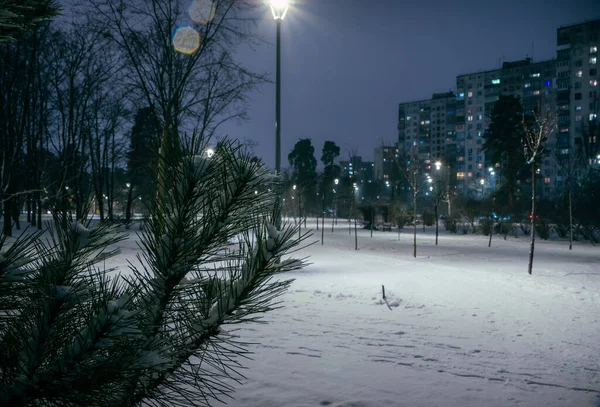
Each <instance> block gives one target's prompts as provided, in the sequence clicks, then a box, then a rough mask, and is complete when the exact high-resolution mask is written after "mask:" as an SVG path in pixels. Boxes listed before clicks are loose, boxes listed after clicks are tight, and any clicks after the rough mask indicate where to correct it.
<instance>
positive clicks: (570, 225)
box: [568, 174, 573, 250]
mask: <svg viewBox="0 0 600 407" xmlns="http://www.w3.org/2000/svg"><path fill="white" fill-rule="evenodd" d="M568 187H569V192H568V195H569V250H572V249H573V201H572V199H571V175H570V174H569V181H568Z"/></svg>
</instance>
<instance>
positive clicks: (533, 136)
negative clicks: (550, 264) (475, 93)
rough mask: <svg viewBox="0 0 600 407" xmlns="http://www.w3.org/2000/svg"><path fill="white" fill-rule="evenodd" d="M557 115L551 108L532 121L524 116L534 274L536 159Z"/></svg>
mask: <svg viewBox="0 0 600 407" xmlns="http://www.w3.org/2000/svg"><path fill="white" fill-rule="evenodd" d="M556 119H557V116H556V113H555V112H551V111H550V109H549V108H547V109H546V111H545V112H544V113H543V115H542V116H539V115H538V114H537V113H535V112H533V115H532V120H526V117H525V115H523V120H522V125H523V128H524V133H523V138H522V140H521V141H522V144H523V153H524V155H525V160H526V162H527V164H529V165H531V213H530V215H529V216H530V218H531V231H530V234H531V243H530V247H529V264H528V266H527V272H528V273H529V274H531V273H532V267H533V255H534V251H535V217H536V214H535V175H536V172H537V171H536V167H537V166H536V159H537V158H538V157H540V156H541V155H542V154H543V153H544V151H545V149H546V142H547V141H548V136H549V135H550V133H552V132H553V131H554V128H555V127H556Z"/></svg>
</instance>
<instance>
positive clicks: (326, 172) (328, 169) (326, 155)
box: [321, 141, 340, 185]
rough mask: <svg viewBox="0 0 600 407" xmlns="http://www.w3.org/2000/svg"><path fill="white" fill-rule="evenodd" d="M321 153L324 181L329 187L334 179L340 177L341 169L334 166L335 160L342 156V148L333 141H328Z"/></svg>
mask: <svg viewBox="0 0 600 407" xmlns="http://www.w3.org/2000/svg"><path fill="white" fill-rule="evenodd" d="M321 153H322V154H321V162H322V163H323V166H324V167H323V180H324V182H325V183H326V184H327V185H329V184H331V182H332V180H333V179H335V178H338V177H339V176H340V167H339V166H337V165H335V164H334V162H335V159H336V158H337V157H339V156H340V147H339V146H338V145H337V144H335V142H333V141H326V142H325V144H324V145H323V149H322V150H321Z"/></svg>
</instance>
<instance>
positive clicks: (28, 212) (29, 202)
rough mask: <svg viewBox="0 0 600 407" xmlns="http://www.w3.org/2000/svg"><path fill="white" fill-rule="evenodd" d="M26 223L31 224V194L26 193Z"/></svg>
mask: <svg viewBox="0 0 600 407" xmlns="http://www.w3.org/2000/svg"><path fill="white" fill-rule="evenodd" d="M26 199H27V223H29V224H31V194H27V198H26Z"/></svg>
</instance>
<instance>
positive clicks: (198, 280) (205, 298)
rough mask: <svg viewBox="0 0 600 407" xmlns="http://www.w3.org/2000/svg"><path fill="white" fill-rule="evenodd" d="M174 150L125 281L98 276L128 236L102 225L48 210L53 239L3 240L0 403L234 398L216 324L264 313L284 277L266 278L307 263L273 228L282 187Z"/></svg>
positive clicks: (227, 339)
mask: <svg viewBox="0 0 600 407" xmlns="http://www.w3.org/2000/svg"><path fill="white" fill-rule="evenodd" d="M182 146H183V147H184V148H183V149H182V150H178V151H177V152H172V153H171V154H170V155H169V156H166V157H165V159H166V161H167V164H168V167H167V168H169V170H168V171H166V172H165V174H162V176H161V177H157V174H155V175H154V176H155V179H159V180H163V182H165V185H164V188H165V191H166V194H165V201H164V202H162V203H161V204H160V205H156V204H155V205H152V206H151V211H150V215H149V216H148V218H147V220H146V225H147V227H146V228H145V229H144V232H143V233H142V234H141V236H140V239H141V241H140V243H139V248H140V254H138V261H139V264H138V265H135V264H133V263H131V271H132V272H131V273H129V274H128V275H127V276H119V275H115V274H114V273H111V272H112V271H113V270H106V269H103V268H101V265H102V264H103V263H104V261H105V260H106V259H108V258H110V257H111V256H114V255H115V254H117V250H116V249H114V247H115V246H114V245H115V244H117V243H119V242H120V241H122V240H123V239H124V238H125V236H124V235H123V234H120V233H119V232H118V230H117V229H116V227H115V226H111V225H108V224H105V223H101V224H100V226H96V227H94V226H93V225H92V224H90V223H89V222H86V223H79V222H78V221H76V222H74V221H72V218H71V217H70V216H65V214H64V213H62V212H60V211H53V213H54V225H55V229H54V231H53V233H52V235H51V239H50V240H49V241H48V240H46V239H41V234H39V233H38V234H33V235H23V236H25V237H21V238H19V239H17V240H16V241H15V242H13V243H12V244H11V245H10V246H8V247H4V243H5V242H4V238H0V405H6V406H27V405H50V406H57V405H60V406H92V405H93V406H125V405H127V406H133V405H163V406H166V405H169V406H190V405H194V406H204V405H208V404H209V403H210V401H211V400H214V399H219V398H222V397H223V396H229V394H230V393H231V392H232V391H233V388H232V387H231V384H230V380H229V379H230V378H232V377H238V376H236V369H237V368H239V367H240V364H239V361H238V357H239V356H241V355H243V354H245V353H247V352H246V351H245V350H244V348H243V344H242V343H240V342H238V341H239V340H236V339H235V337H234V336H233V335H230V334H229V333H228V332H227V331H226V330H225V329H223V327H224V326H227V325H233V324H236V323H240V322H250V321H255V320H257V319H258V318H259V316H260V315H258V314H260V313H263V312H266V311H269V310H272V309H273V305H274V304H273V300H274V299H275V298H276V297H277V296H279V295H280V294H281V293H283V292H284V291H285V290H286V288H287V287H288V286H289V284H290V283H291V280H283V279H276V280H275V279H272V277H274V276H275V275H277V274H279V273H282V272H285V271H289V270H294V269H298V268H300V267H302V265H303V262H302V261H301V260H296V259H288V258H286V257H287V256H286V257H284V256H285V255H286V253H287V252H289V250H291V249H293V248H294V247H295V246H296V245H297V244H298V243H299V242H300V241H302V240H303V239H304V237H299V238H295V237H294V236H296V233H297V230H295V229H294V227H293V226H292V225H289V224H286V223H284V224H283V225H282V228H281V230H280V231H278V230H277V229H276V228H275V226H274V223H275V221H276V219H278V213H277V206H276V205H275V202H276V191H277V188H276V185H273V184H274V183H275V182H277V181H276V179H274V176H273V175H272V174H271V173H270V172H269V171H268V170H267V169H266V168H264V167H263V166H262V165H261V164H259V163H255V162H252V159H251V157H250V156H249V155H244V154H242V153H240V151H239V150H236V149H235V148H234V147H232V144H231V143H229V142H222V143H220V144H219V146H218V147H217V148H216V149H215V154H214V155H213V156H212V157H210V158H209V157H207V156H206V155H205V154H203V152H204V147H205V145H204V143H202V142H201V141H199V140H197V139H195V137H194V138H193V139H192V140H191V141H189V142H183V143H182ZM265 185H271V186H272V188H261V186H265ZM232 241H235V242H236V244H234V245H232V244H231V242H232ZM277 259H281V260H280V261H277ZM284 259H285V260H284Z"/></svg>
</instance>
